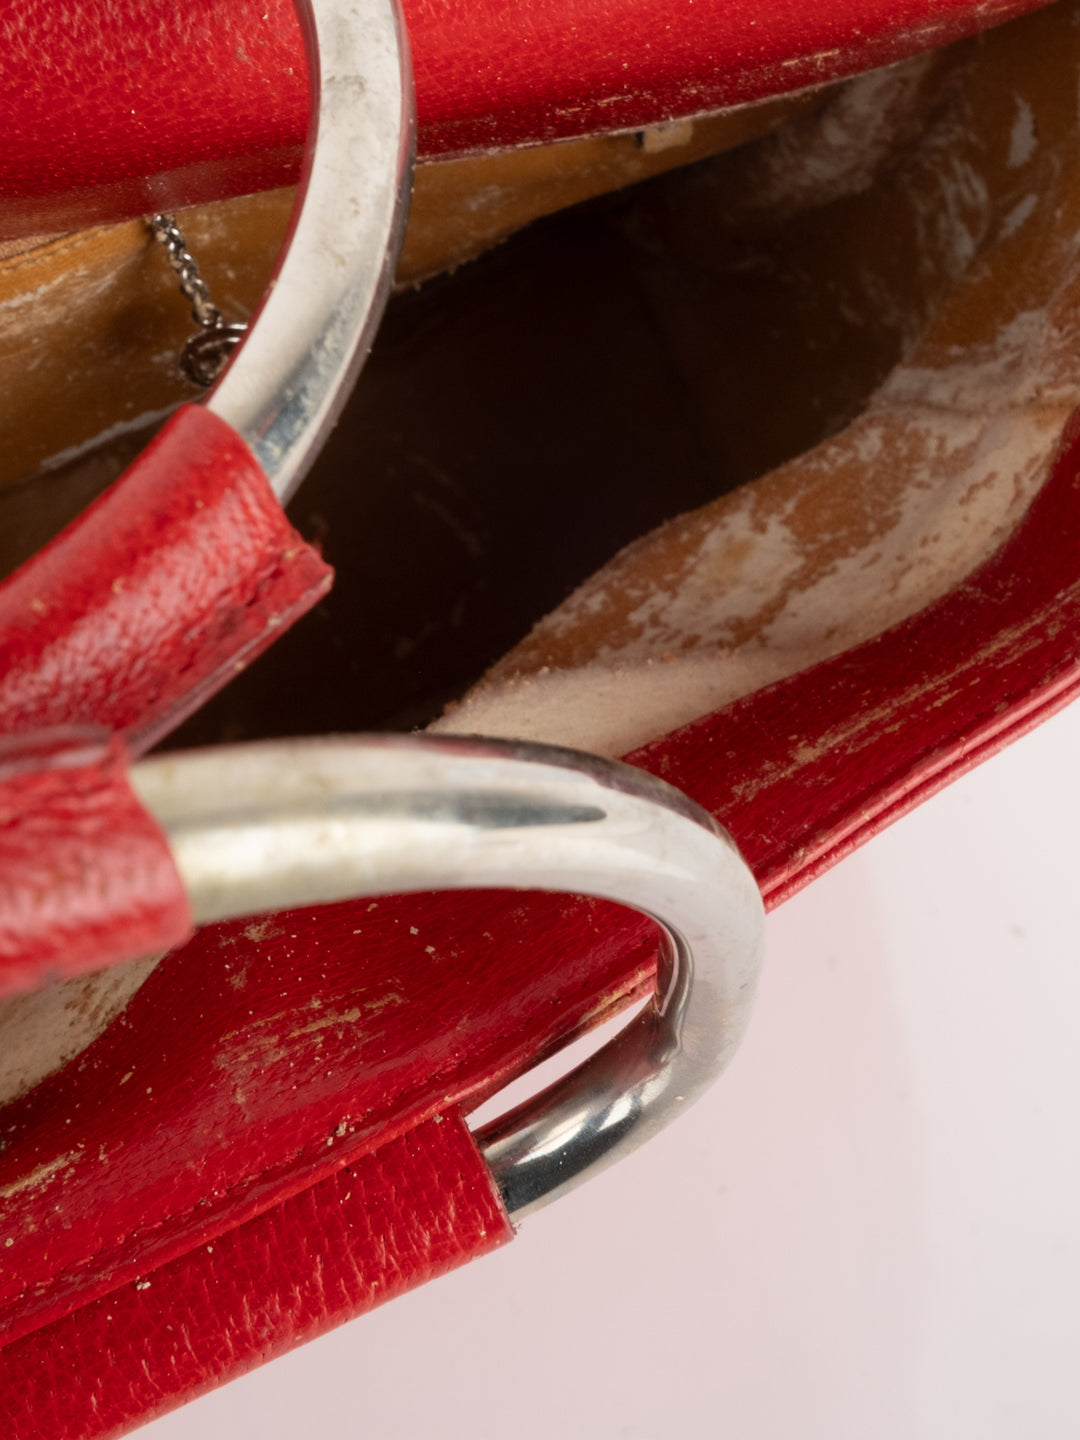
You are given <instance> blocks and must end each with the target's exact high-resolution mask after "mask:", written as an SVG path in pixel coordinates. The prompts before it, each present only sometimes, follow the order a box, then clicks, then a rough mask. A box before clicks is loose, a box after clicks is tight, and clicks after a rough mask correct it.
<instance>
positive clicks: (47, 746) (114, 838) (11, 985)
mask: <svg viewBox="0 0 1080 1440" xmlns="http://www.w3.org/2000/svg"><path fill="white" fill-rule="evenodd" d="M126 758H127V757H126V754H125V751H124V746H123V745H122V743H121V742H120V741H119V740H118V739H115V738H114V739H112V740H110V739H109V737H108V736H107V735H103V734H102V733H101V732H94V731H86V730H83V731H78V730H65V731H46V732H43V733H42V732H39V733H38V734H35V735H31V736H27V737H25V738H18V737H14V738H8V737H5V738H3V739H0V995H6V994H9V993H11V992H15V991H19V990H26V989H29V988H30V987H31V986H33V985H36V984H40V983H41V982H42V981H47V980H55V979H59V978H60V977H61V976H64V975H75V974H78V973H79V972H81V971H83V970H90V969H94V968H95V967H96V966H98V965H100V963H101V956H102V953H105V954H106V955H107V956H108V957H109V958H110V959H116V960H120V959H122V958H126V959H129V960H134V959H136V958H138V957H139V956H140V955H146V954H149V953H150V952H152V951H154V950H161V949H167V948H168V947H169V946H170V945H176V944H178V943H179V942H180V941H181V940H182V939H184V937H185V936H186V935H187V934H188V933H189V932H190V930H191V913H190V910H189V907H188V903H187V897H186V896H185V894H184V890H183V886H182V885H181V883H180V877H179V875H178V874H177V872H176V866H175V865H174V864H173V860H172V856H171V854H170V853H169V847H168V845H167V844H166V842H165V837H164V836H163V835H162V833H161V831H160V829H159V828H158V826H157V825H156V824H155V823H154V821H153V820H151V818H150V817H149V816H148V815H147V813H146V811H145V810H143V808H142V806H141V805H140V804H139V802H138V800H137V799H136V798H135V796H134V794H133V793H132V790H131V787H130V786H129V785H128V783H127V772H126V764H125V762H126Z"/></svg>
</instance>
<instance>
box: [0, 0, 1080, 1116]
mask: <svg viewBox="0 0 1080 1440" xmlns="http://www.w3.org/2000/svg"><path fill="white" fill-rule="evenodd" d="M1078 15H1080V7H1078V6H1077V4H1076V3H1074V0H1067V3H1062V4H1058V5H1056V6H1054V7H1051V8H1050V9H1049V10H1046V11H1043V12H1040V13H1037V14H1035V15H1033V16H1030V17H1027V18H1025V19H1023V20H1021V21H1018V22H1014V23H1012V24H1010V25H1008V26H1005V27H1002V28H1001V29H999V30H996V31H991V32H989V33H987V34H986V35H983V36H980V37H978V38H976V39H974V40H970V41H964V42H962V43H961V44H959V45H956V46H953V47H950V48H949V49H946V50H942V51H937V52H934V53H932V54H930V55H927V56H923V57H919V58H917V59H915V60H910V61H906V62H904V63H902V64H901V65H898V66H894V67H890V68H889V69H888V70H884V71H879V72H874V73H872V74H870V75H866V76H863V77H860V78H858V79H856V80H854V81H850V82H847V83H846V84H844V85H842V86H838V87H829V88H826V89H822V90H820V91H816V92H813V93H812V94H808V95H803V96H800V97H796V99H795V100H793V101H785V102H782V103H780V104H775V103H774V104H771V105H769V106H757V107H749V108H748V109H747V110H745V111H739V112H734V113H733V114H729V115H727V116H725V117H712V118H709V119H705V120H697V121H686V122H679V123H678V124H676V125H672V126H667V127H657V129H656V130H655V131H652V132H641V133H639V134H637V135H628V136H615V137H600V138H598V139H594V140H588V141H581V142H569V143H568V144H566V145H561V146H554V147H548V148H547V149H546V150H544V151H541V152H531V151H530V152H513V153H511V154H509V155H500V156H487V157H472V158H469V159H466V160H458V161H453V162H443V163H440V164H438V165H430V166H425V167H423V168H422V169H421V171H420V174H419V177H418V185H417V195H416V198H415V201H414V210H413V217H412V221H411V223H410V232H409V239H408V241H407V243H406V249H405V252H404V255H403V259H402V266H401V269H400V271H399V277H398V278H399V286H398V290H397V293H396V294H395V295H394V297H393V298H392V300H391V302H390V304H389V306H388V309H387V312H386V316H385V319H384V322H383V325H382V328H381V330H380V332H379V336H378V339H377V342H376V344H375V347H374V350H373V352H372V354H371V357H370V359H369V361H368V363H367V365H366V367H365V369H364V371H363V374H362V376H361V379H360V381H359V383H358V385H357V387H356V390H355V393H354V394H353V396H352V397H351V399H350V400H349V402H348V405H347V407H346V409H345V412H344V414H343V416H342V419H341V421H340V423H339V425H338V427H337V429H336V430H335V431H334V433H333V435H332V436H331V438H330V440H329V442H328V444H327V445H326V447H325V450H324V452H323V454H322V455H320V457H319V458H318V460H317V461H316V463H315V465H314V467H313V468H312V470H311V472H310V474H309V476H308V477H307V479H306V480H305V481H304V484H303V485H302V487H301V489H300V491H299V493H298V495H297V496H296V498H295V499H294V501H293V502H292V505H291V507H290V514H291V518H292V519H293V522H294V523H295V525H296V526H297V528H298V529H299V530H300V531H301V532H302V533H303V534H304V535H305V536H306V537H308V538H309V539H311V540H314V541H316V542H317V543H318V544H319V545H321V547H322V548H323V551H324V553H325V555H326V557H327V559H328V560H329V561H330V562H331V563H332V564H333V566H334V567H335V569H336V572H337V579H336V583H335V586H334V589H333V591H332V592H331V593H330V595H329V596H328V597H327V598H326V600H324V601H323V602H321V603H320V605H319V606H318V607H317V608H316V609H315V611H314V612H313V613H312V614H311V615H309V616H308V617H307V618H306V619H304V620H303V621H302V622H301V623H300V624H299V625H298V626H297V627H296V628H295V629H294V630H293V631H292V632H290V633H289V634H286V635H284V636H283V637H282V638H281V639H280V640H279V641H278V642H277V643H276V645H275V646H274V647H273V649H272V650H271V651H270V652H269V653H268V654H267V655H266V656H265V657H263V658H262V659H260V660H259V661H257V662H256V663H255V664H254V665H253V666H252V667H251V668H250V670H248V671H246V672H245V673H243V674H242V675H240V676H238V677H237V679H236V680H234V681H233V682H232V683H231V684H230V685H229V687H228V688H227V689H226V690H224V691H223V692H222V693H221V694H219V695H218V696H217V697H215V698H214V699H213V700H212V701H211V702H210V703H209V704H208V705H206V706H205V707H204V708H203V709H202V710H201V711H200V712H199V713H198V714H197V715H195V716H194V717H192V718H191V719H190V720H189V721H188V722H187V723H186V724H185V725H184V726H183V727H182V728H181V729H180V730H178V731H177V732H176V733H175V734H174V735H173V736H171V737H170V739H169V741H168V742H167V743H168V745H170V746H177V747H188V746H192V745H203V744H213V743H220V742H223V741H233V740H240V739H254V738H260V737H269V736H281V735H302V734H321V733H327V732H335V731H337V732H341V731H364V730H385V729H402V730H408V729H413V728H416V727H421V726H426V725H429V724H431V723H436V724H437V725H438V726H439V728H443V729H447V730H451V729H461V730H463V731H466V732H483V733H490V734H517V735H524V736H526V737H527V738H535V739H547V740H552V741H559V742H563V743H572V744H579V745H583V746H584V747H585V748H591V749H595V750H598V751H602V752H604V753H608V754H621V753H625V752H626V751H628V750H630V749H631V748H632V747H633V746H634V745H636V744H639V743H642V741H643V740H646V739H652V738H655V737H656V736H658V735H661V734H664V733H666V732H667V731H668V730H670V729H672V728H674V727H675V726H676V725H679V724H682V723H684V722H686V721H687V720H690V719H693V718H695V716H697V715H701V714H704V713H708V712H709V711H710V710H712V709H715V708H717V707H718V706H719V705H722V704H724V703H727V702H728V701H729V700H731V699H734V698H736V696H738V695H740V694H744V693H746V692H747V691H749V690H752V689H755V688H757V687H758V686H760V685H762V684H767V683H769V682H770V681H771V680H773V679H778V678H781V676H782V675H784V674H790V673H792V672H793V671H794V670H797V669H801V668H804V667H805V666H807V665H809V664H813V663H815V662H816V661H817V660H820V659H823V658H825V657H826V656H828V655H830V654H834V653H837V652H838V651H840V650H843V649H845V648H848V647H849V646H850V645H853V644H856V643H859V641H860V640H862V639H866V638H868V637H869V636H870V635H872V634H875V633H879V632H880V631H881V630H883V629H885V628H887V627H888V626H889V625H891V624H894V623H896V622H897V621H898V620H900V619H903V618H905V616H906V615H909V614H911V613H913V612H914V611H916V610H918V609H920V608H921V607H922V606H924V605H925V604H927V603H929V601H930V600H932V599H934V598H936V597H937V596H938V595H940V594H942V593H944V592H945V591H947V590H948V589H949V588H951V587H952V586H954V585H955V584H957V583H958V582H959V581H960V580H961V579H962V578H963V576H964V575H966V574H968V573H969V572H970V571H971V570H972V569H973V568H975V566H976V565H978V564H979V563H980V562H981V561H982V560H983V559H985V558H986V557H987V556H988V555H989V554H991V553H992V552H993V550H994V549H995V548H997V546H998V545H1000V543H1001V542H1002V540H1003V539H1004V538H1005V537H1006V536H1007V535H1008V534H1009V533H1010V531H1011V530H1012V528H1013V527H1014V526H1015V525H1016V523H1017V522H1018V521H1019V519H1020V518H1021V517H1022V515H1023V513H1024V510H1025V509H1026V506H1027V504H1028V503H1029V502H1030V499H1031V497H1032V495H1033V494H1034V493H1035V492H1036V491H1037V489H1038V486H1039V484H1040V483H1041V481H1042V479H1043V478H1045V476H1046V474H1047V473H1048V471H1049V467H1050V465H1051V462H1052V459H1053V455H1054V453H1055V451H1056V448H1057V445H1058V441H1059V439H1060V436H1061V433H1062V430H1063V429H1064V426H1065V423H1066V421H1067V419H1068V417H1069V415H1070V414H1071V412H1072V410H1073V409H1074V408H1075V406H1076V404H1077V402H1078V400H1080V361H1078V360H1077V358H1076V357H1077V356H1078V355H1080V347H1078V346H1077V345H1076V343H1075V341H1076V338H1077V337H1076V335H1075V333H1074V331H1075V329H1076V326H1077V321H1078V317H1080V289H1078V286H1080V271H1078V267H1077V251H1076V245H1075V236H1076V235H1077V234H1080V185H1078V184H1077V183H1076V181H1075V179H1074V178H1073V177H1074V176H1075V175H1076V173H1077V164H1076V159H1077V157H1076V154H1075V151H1076V148H1077V136H1076V126H1077V121H1076V101H1075V96H1076V83H1077V73H1078V70H1080V57H1078V53H1077V44H1078V31H1077V17H1078ZM575 147H577V148H575ZM455 166H456V167H458V168H457V169H456V170H455V168H454V167H455ZM570 201H574V202H576V203H573V204H570V203H569V202H570ZM290 205H291V196H290V195H289V194H288V193H286V192H274V193H272V194H268V195H261V196H252V197H242V198H240V199H238V200H230V201H223V202H220V203H219V204H217V205H214V206H207V207H202V208H201V209H200V210H198V211H192V212H188V213H186V214H184V215H182V216H181V217H180V219H181V223H182V225H183V227H184V229H185V232H186V233H187V235H188V239H189V245H190V248H191V250H192V251H193V253H194V254H195V255H196V257H197V259H198V261H199V263H200V265H201V267H202V269H203V271H204V273H205V275H206V277H207V279H208V281H209V283H210V288H211V293H212V294H213V296H214V298H215V300H216V301H217V303H218V304H219V305H220V306H221V308H222V310H223V311H224V312H225V316H226V319H229V320H233V319H245V318H247V317H248V316H249V315H250V314H251V312H252V310H253V308H254V307H255V305H256V303H257V298H258V296H259V295H260V294H261V292H262V290H263V288H264V287H265V284H266V281H267V278H268V276H269V275H270V273H271V271H272V268H273V264H274V258H275V256H276V253H277V249H278V247H279V245H280V241H281V236H282V234H283V232H284V227H285V225H286V223H287V218H288V213H289V209H290ZM0 308H2V309H3V312H4V315H5V326H4V332H3V335H2V336H0V376H2V377H3V383H4V387H5V392H6V395H7V397H8V398H7V404H6V405H5V407H4V409H5V415H4V417H3V420H2V422H0V423H3V424H4V426H5V427H6V430H5V439H6V444H5V445H3V446H0V486H2V488H0V573H4V574H6V573H10V571H11V570H13V569H14V568H15V567H16V566H17V565H19V564H20V563H22V562H23V561H24V560H25V559H27V558H28V557H29V556H30V555H31V554H33V553H34V551H35V550H37V549H38V548H39V547H40V546H41V545H42V544H44V543H45V542H46V541H47V540H48V539H49V538H50V536H52V535H54V534H55V533H56V532H57V531H58V530H59V529H60V528H62V526H63V525H64V524H65V523H66V522H67V521H68V520H69V519H71V518H72V517H73V516H74V515H75V514H77V513H78V511H79V510H80V509H81V508H82V507H83V506H85V505H86V504H87V503H88V501H89V500H90V499H92V498H93V496H95V495H96V494H98V493H100V491H101V490H102V489H104V488H105V487H106V486H107V485H109V484H110V483H111V482H112V481H113V480H114V479H116V478H117V476H118V475H119V474H120V473H121V472H122V470H123V468H124V466H125V465H126V464H127V463H128V462H129V461H130V459H131V458H132V457H133V456H134V455H135V454H136V453H138V451H139V450H140V449H141V448H142V446H143V445H144V444H145V443H146V441H147V439H148V438H149V437H150V436H151V435H152V434H153V433H154V431H155V430H156V429H157V428H158V427H159V426H160V424H161V423H162V422H163V421H164V419H165V418H166V416H167V415H168V414H169V413H170V412H171V410H172V409H173V408H174V407H175V406H176V405H177V404H179V403H182V402H183V401H184V400H190V399H195V398H198V397H197V393H196V392H195V391H194V390H193V389H192V388H191V387H190V386H189V385H188V384H187V382H185V381H184V380H183V378H182V377H181V376H180V375H179V372H178V370H177V366H176V357H177V355H178V352H179V349H180V346H181V345H182V343H183V339H184V338H185V337H186V335H187V334H188V333H189V332H190V329H191V328H192V327H191V323H190V321H189V319H188V317H187V313H186V306H185V304H184V302H183V300H182V299H181V297H180V296H179V293H178V291H177V290H176V287H175V281H174V277H173V276H172V275H171V273H170V272H169V270H168V267H167V264H166V262H165V258H164V255H163V253H162V252H161V251H160V249H159V248H158V247H157V246H155V244H154V243H153V242H152V241H151V240H150V238H149V236H148V232H147V229H146V226H145V224H144V223H143V222H140V221H133V222H131V223H129V224H126V225H118V226H109V227H102V228H100V229H97V230H93V231H88V232H83V233H81V234H79V235H74V236H59V237H55V236H54V237H45V238H41V239H39V240H38V241H36V242H31V243H21V244H19V245H15V246H8V247H5V250H4V251H3V252H2V254H0ZM485 676H486V678H485ZM145 972H146V964H145V962H143V964H142V969H141V970H139V969H138V968H130V969H128V971H127V973H126V977H125V975H120V974H117V973H116V972H110V973H109V975H108V976H106V977H90V978H89V979H86V978H83V979H80V980H76V981H68V982H65V983H64V984H63V985H60V986H56V987H52V990H51V992H43V994H42V995H39V996H30V997H22V998H20V999H19V1000H16V1001H12V1002H7V1005H6V1006H5V1007H2V1008H0V1097H11V1096H13V1095H14V1094H17V1093H19V1092H21V1091H22V1090H25V1089H26V1088H28V1086H29V1085H31V1084H33V1083H36V1080H37V1079H39V1078H41V1077H42V1076H43V1075H44V1074H46V1073H48V1072H49V1071H50V1070H51V1069H53V1068H55V1067H56V1066H57V1065H58V1064H61V1063H64V1062H65V1061H66V1060H67V1059H69V1058H71V1056H72V1055H74V1054H76V1053H78V1050H80V1049H81V1048H83V1046H84V1045H85V1044H86V1043H88V1042H89V1040H90V1039H91V1038H93V1035H94V1034H97V1033H99V1032H100V1030H101V1029H102V1028H103V1026H104V1025H105V1024H106V1023H108V1020H109V1019H110V1018H111V1017H112V1016H113V1015H115V1013H116V1012H117V1010H118V1009H119V1008H122V1005H123V1004H124V1003H125V1000H126V997H127V996H129V995H130V994H131V993H133V990H134V988H135V987H136V986H137V984H138V983H139V980H140V978H141V976H142V974H144V973H145Z"/></svg>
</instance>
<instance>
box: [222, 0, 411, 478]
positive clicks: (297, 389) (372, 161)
mask: <svg viewBox="0 0 1080 1440" xmlns="http://www.w3.org/2000/svg"><path fill="white" fill-rule="evenodd" d="M295 4H296V11H297V15H298V17H299V19H300V24H301V28H302V29H303V32H304V41H305V46H306V50H307V62H308V74H309V77H310V86H311V95H312V117H311V124H310V127H309V131H308V148H307V156H306V160H305V170H304V177H303V179H302V180H301V184H300V189H299V191H298V194H297V197H296V205H295V207H294V209H293V216H292V220H291V222H290V231H289V239H288V241H287V242H286V252H285V254H284V257H283V259H282V260H281V261H280V263H279V265H278V269H277V271H276V274H275V277H274V279H273V280H272V281H271V282H270V288H269V290H268V291H267V294H266V297H265V299H264V300H263V303H262V305H261V306H260V308H259V310H258V311H257V312H256V314H255V315H254V316H253V317H252V321H251V325H250V327H249V331H248V334H247V336H246V337H245V339H244V341H243V343H242V345H241V346H240V347H239V350H238V352H237V355H236V359H235V361H234V362H233V363H232V364H231V365H230V366H229V367H228V369H226V370H225V372H224V374H223V375H222V377H221V379H220V380H219V381H218V383H217V385H216V387H215V389H214V390H213V391H212V392H211V394H210V397H209V399H208V401H207V405H208V408H209V409H211V410H212V411H214V413H215V414H217V415H219V416H220V417H221V418H222V419H223V420H226V421H228V423H229V424H230V425H231V426H232V427H233V429H234V430H236V431H238V433H239V434H240V435H241V436H242V437H243V438H244V440H245V441H246V442H247V444H248V445H249V446H250V448H251V450H252V451H253V452H254V454H255V458H256V459H257V460H258V462H259V464H260V465H261V466H262V468H263V470H264V471H265V472H266V475H267V477H268V478H269V480H270V483H271V485H272V487H273V489H274V493H275V494H276V495H277V497H278V499H279V500H280V501H281V502H282V504H284V503H285V501H287V500H288V499H289V498H290V496H291V495H292V494H293V492H294V491H295V490H296V487H297V486H298V485H299V483H300V481H301V480H302V479H303V477H304V473H305V471H306V469H307V467H308V465H309V464H310V463H311V460H312V459H313V458H314V456H315V455H316V454H317V453H318V450H319V445H320V442H321V441H322V439H323V438H324V437H325V435H326V434H327V432H328V431H329V429H330V428H331V426H332V425H333V423H334V421H335V420H336V419H337V417H338V414H339V413H340V410H341V407H342V406H343V405H344V403H345V401H346V399H347V398H348V394H349V390H350V388H351V385H352V381H353V380H354V379H355V378H356V375H357V373H358V371H359V369H360V367H361V365H362V364H363V362H364V359H365V357H366V355H367V352H368V350H369V349H370V347H371V342H372V340H373V339H374V336H375V330H376V328H377V327H378V323H379V320H380V318H381V316H382V312H383V308H384V306H385V304H386V300H387V297H388V295H389V293H390V286H391V284H392V282H393V278H394V269H395V266H396V264H397V255H398V251H399V249H400V248H401V240H402V238H403V236H404V232H405V220H406V216H407V213H408V204H409V197H410V193H411V176H412V160H413V152H414V148H415V130H416V124H415V115H414V106H413V90H412V72H411V67H410V64H409V50H408V41H407V39H406V34H405V27H404V24H403V22H402V20H401V17H400V14H399V11H398V7H397V4H396V3H394V0H295Z"/></svg>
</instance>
